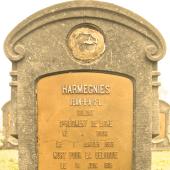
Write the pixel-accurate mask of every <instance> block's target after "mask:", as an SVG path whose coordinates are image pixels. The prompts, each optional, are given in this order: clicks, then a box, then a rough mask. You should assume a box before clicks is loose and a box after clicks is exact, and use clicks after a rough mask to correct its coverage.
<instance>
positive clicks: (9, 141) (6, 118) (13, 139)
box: [2, 101, 18, 149]
mask: <svg viewBox="0 0 170 170" xmlns="http://www.w3.org/2000/svg"><path fill="white" fill-rule="evenodd" d="M2 112H3V118H2V120H3V137H4V140H3V148H4V149H15V148H17V146H18V141H17V135H14V134H12V132H13V128H14V126H15V122H14V119H13V117H12V110H11V102H10V101H9V102H7V103H5V104H4V106H3V107H2Z"/></svg>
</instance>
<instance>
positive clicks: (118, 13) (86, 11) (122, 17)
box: [4, 1, 166, 62]
mask: <svg viewBox="0 0 170 170" xmlns="http://www.w3.org/2000/svg"><path fill="white" fill-rule="evenodd" d="M94 11H95V12H94ZM73 18H85V19H86V18H99V19H103V20H107V21H111V22H115V23H117V24H120V25H123V26H126V27H128V28H129V29H132V30H134V31H136V32H138V33H139V34H141V35H143V36H145V37H146V38H147V39H149V40H151V41H152V42H153V45H149V46H146V48H145V52H146V57H147V58H148V59H150V60H151V61H158V60H160V59H161V58H163V56H164V55H165V51H166V46H165V41H164V39H163V37H162V36H161V34H160V33H159V31H158V30H157V29H155V28H154V27H153V26H152V25H151V24H150V23H148V22H147V21H146V20H144V19H143V18H142V17H140V16H138V15H136V14H134V13H133V12H130V11H129V10H126V9H124V8H122V7H119V6H116V5H113V4H110V3H104V2H97V1H71V2H65V3H61V4H58V5H54V6H52V7H49V8H46V9H44V10H41V11H39V12H37V13H35V14H34V15H32V16H30V17H28V18H27V19H26V20H24V21H23V22H21V23H20V24H19V25H18V26H17V27H16V28H15V29H14V30H13V31H12V32H11V33H10V34H9V36H8V37H7V39H6V41H5V46H4V48H5V53H6V55H7V57H8V58H9V59H10V60H11V61H13V62H18V61H20V60H21V59H22V58H24V56H25V49H24V46H23V45H22V44H19V43H18V42H19V41H20V40H21V39H22V38H23V37H24V36H26V35H28V34H30V33H31V32H32V31H34V30H36V29H39V28H41V27H42V26H44V25H47V24H50V23H52V22H56V21H62V20H66V19H73Z"/></svg>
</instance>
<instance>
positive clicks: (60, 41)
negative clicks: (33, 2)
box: [5, 1, 165, 170]
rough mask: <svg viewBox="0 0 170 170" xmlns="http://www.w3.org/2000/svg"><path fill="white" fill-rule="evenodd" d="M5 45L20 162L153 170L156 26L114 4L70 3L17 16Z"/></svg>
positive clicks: (32, 166) (41, 167)
mask: <svg viewBox="0 0 170 170" xmlns="http://www.w3.org/2000/svg"><path fill="white" fill-rule="evenodd" d="M5 51H6V55H7V56H8V58H9V59H10V60H11V61H12V64H13V70H12V72H11V75H12V83H11V86H12V99H11V100H12V102H13V104H12V107H13V109H12V110H13V113H14V114H15V115H16V116H17V121H16V122H17V134H18V136H19V156H20V161H19V168H20V170H25V169H27V170H37V169H38V170H47V169H50V170H54V169H58V170H61V169H68V170H69V169H81V170H85V169H112V170H115V169H116V170H117V169H126V170H131V169H134V170H151V140H152V138H151V137H152V136H153V137H154V136H156V135H158V134H159V128H158V126H157V124H158V123H159V101H158V86H159V83H158V81H157V77H158V75H159V72H158V71H157V61H159V60H160V59H161V58H162V57H163V56H164V54H165V42H164V40H163V38H162V36H161V35H160V33H159V32H158V31H157V30H156V29H155V28H154V27H153V26H152V25H151V24H149V23H148V22H147V21H145V20H144V19H143V18H141V17H139V16H138V15H136V14H134V13H132V12H130V11H128V10H126V9H123V8H121V7H119V6H116V5H112V4H108V3H103V2H97V1H74V2H66V3H63V4H59V5H55V6H52V7H50V8H47V9H44V10H42V11H40V12H38V13H36V14H34V15H32V16H31V17H29V18H27V19H26V20H25V21H23V22H22V23H21V24H19V25H18V26H17V27H16V28H15V29H14V30H13V31H12V32H11V33H10V34H9V36H8V37H7V39H6V42H5ZM150 101H153V102H152V103H151V102H150ZM152 120H153V122H152Z"/></svg>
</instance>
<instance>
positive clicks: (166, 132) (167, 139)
mask: <svg viewBox="0 0 170 170" xmlns="http://www.w3.org/2000/svg"><path fill="white" fill-rule="evenodd" d="M159 105H160V127H159V128H160V134H159V136H157V137H155V138H153V140H152V148H153V149H154V150H155V149H156V150H164V149H168V148H170V105H169V104H168V103H166V102H165V101H162V100H160V101H159Z"/></svg>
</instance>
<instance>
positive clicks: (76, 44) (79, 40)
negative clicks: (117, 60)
mask: <svg viewBox="0 0 170 170" xmlns="http://www.w3.org/2000/svg"><path fill="white" fill-rule="evenodd" d="M68 46H69V48H70V50H71V52H72V55H73V57H74V58H75V59H77V60H81V61H84V62H87V63H88V62H91V61H93V60H96V59H97V58H99V57H100V56H101V54H103V53H104V51H105V42H104V37H103V35H102V34H101V33H100V32H99V31H97V30H96V29H93V28H90V27H81V28H77V29H75V30H74V31H73V32H72V33H71V34H70V36H69V39H68Z"/></svg>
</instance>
